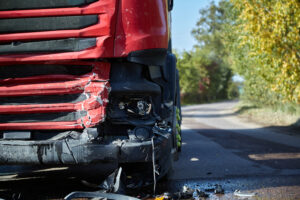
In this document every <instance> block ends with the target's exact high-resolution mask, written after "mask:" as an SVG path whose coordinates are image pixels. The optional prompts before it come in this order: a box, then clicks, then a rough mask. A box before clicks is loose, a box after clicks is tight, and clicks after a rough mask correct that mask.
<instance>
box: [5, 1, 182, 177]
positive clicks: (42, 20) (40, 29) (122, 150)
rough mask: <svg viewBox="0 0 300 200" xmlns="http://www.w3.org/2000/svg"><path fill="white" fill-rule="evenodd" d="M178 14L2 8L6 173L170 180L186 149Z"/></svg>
mask: <svg viewBox="0 0 300 200" xmlns="http://www.w3.org/2000/svg"><path fill="white" fill-rule="evenodd" d="M172 7H173V1H172V0H6V1H0V164H1V165H33V166H43V167H53V166H67V167H70V168H72V167H74V168H77V169H79V171H80V170H83V169H88V172H89V174H90V175H92V176H93V175H94V173H99V174H110V173H111V172H113V171H114V170H116V169H118V168H119V167H122V168H123V170H124V171H125V172H126V173H128V174H130V173H132V174H139V175H138V176H143V177H144V178H143V179H147V177H152V175H153V170H155V171H156V174H157V177H158V178H159V177H162V176H164V175H166V174H167V172H168V171H169V169H170V168H171V166H172V161H173V158H174V157H176V155H177V152H178V151H180V149H181V138H180V124H181V114H180V95H179V83H178V79H179V77H178V71H177V70H176V57H175V56H174V54H172V50H171V37H170V11H171V10H172ZM153 166H154V167H153ZM153 168H155V169H153ZM148 175H149V176H148Z"/></svg>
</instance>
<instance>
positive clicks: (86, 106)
mask: <svg viewBox="0 0 300 200" xmlns="http://www.w3.org/2000/svg"><path fill="white" fill-rule="evenodd" d="M57 64H61V63H57ZM63 64H65V65H66V64H68V65H92V66H93V70H92V72H90V73H88V74H84V75H81V76H73V75H43V76H34V77H26V78H15V79H4V80H0V97H12V96H13V97H22V96H35V95H63V94H79V93H82V94H84V95H86V97H87V98H86V99H85V100H83V101H81V102H77V103H56V104H32V105H0V115H3V114H4V115H5V114H15V115H16V116H17V115H19V114H30V113H59V112H77V111H86V115H85V116H81V117H80V119H78V120H76V121H65V122H61V121H59V122H32V123H0V130H41V129H48V130H50V129H56V130H58V129H83V128H88V127H93V126H95V125H97V124H99V123H100V122H103V121H104V119H105V111H106V106H107V103H108V95H109V92H110V85H109V81H108V80H109V72H110V63H106V62H81V61H78V62H70V63H63ZM2 67H3V66H2ZM5 67H9V66H5ZM24 70H26V69H24Z"/></svg>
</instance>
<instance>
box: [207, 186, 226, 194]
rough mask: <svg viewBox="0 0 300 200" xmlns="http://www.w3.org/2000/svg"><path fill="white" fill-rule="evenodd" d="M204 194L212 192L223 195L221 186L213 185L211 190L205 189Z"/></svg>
mask: <svg viewBox="0 0 300 200" xmlns="http://www.w3.org/2000/svg"><path fill="white" fill-rule="evenodd" d="M205 192H213V193H215V194H224V189H223V188H222V186H221V185H219V184H215V185H214V187H212V188H206V189H205Z"/></svg>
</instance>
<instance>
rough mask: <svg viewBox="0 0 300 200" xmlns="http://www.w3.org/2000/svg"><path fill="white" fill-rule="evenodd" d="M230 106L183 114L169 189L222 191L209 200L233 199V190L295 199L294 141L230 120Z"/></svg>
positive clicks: (298, 154)
mask: <svg viewBox="0 0 300 200" xmlns="http://www.w3.org/2000/svg"><path fill="white" fill-rule="evenodd" d="M236 104H237V102H222V103H213V104H202V105H197V106H187V107H184V108H183V127H182V128H183V132H182V134H183V141H184V142H183V147H182V149H183V150H182V153H181V155H180V159H179V161H178V162H176V163H175V166H174V171H175V173H174V175H173V177H172V180H173V181H172V182H173V184H172V185H173V187H175V188H176V189H178V188H180V187H182V185H184V184H187V185H188V186H190V187H194V188H195V187H196V188H199V189H201V190H204V189H206V188H209V187H212V186H214V185H215V184H220V185H221V186H223V188H224V189H225V195H221V196H214V195H211V196H210V197H211V198H212V199H214V198H216V199H232V198H235V197H234V196H233V192H234V191H235V190H241V191H244V192H256V193H257V196H256V197H255V198H262V199H264V198H266V199H300V137H299V135H298V136H297V134H296V135H294V134H295V130H294V131H293V132H290V133H289V132H287V131H286V130H285V132H284V133H283V132H282V130H281V129H279V128H278V129H277V128H276V127H272V128H265V127H263V126H261V125H258V124H253V123H250V122H246V121H245V120H243V119H240V118H238V117H237V116H236V115H235V113H234V111H233V108H234V107H235V106H236ZM299 133H300V130H299Z"/></svg>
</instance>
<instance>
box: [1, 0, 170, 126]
mask: <svg viewBox="0 0 300 200" xmlns="http://www.w3.org/2000/svg"><path fill="white" fill-rule="evenodd" d="M90 14H97V15H98V16H99V22H98V23H97V24H95V25H92V26H89V27H86V28H83V29H80V30H58V31H41V32H31V33H10V34H0V45H1V43H10V42H18V41H23V42H26V41H39V40H51V39H65V38H91V37H92V38H97V44H96V46H95V47H92V48H89V49H86V50H83V51H79V52H64V53H40V54H39V53H31V54H30V53H29V54H7V55H0V67H9V66H10V65H12V64H23V63H26V64H70V65H80V64H81V65H94V69H93V73H89V74H85V75H83V76H70V75H59V74H57V75H46V76H35V77H28V78H15V79H5V80H0V97H22V96H35V95H63V94H75V93H85V94H89V95H90V96H89V98H88V99H87V100H85V101H83V102H79V103H74V104H73V103H61V104H38V105H36V104H34V105H2V106H1V105H0V114H16V115H17V114H25V113H27V114H28V113H53V112H75V111H80V110H85V111H87V113H88V115H87V116H84V117H82V118H81V119H80V120H77V121H71V122H70V121H68V122H35V123H2V124H1V123H0V130H39V129H83V128H85V127H93V126H95V125H97V124H99V123H100V122H102V121H104V117H105V108H106V104H107V102H108V95H109V82H108V79H109V72H110V64H109V63H104V62H99V61H97V62H83V61H81V60H83V59H98V58H114V57H125V56H127V55H128V54H129V53H130V52H132V51H138V50H145V49H155V48H167V47H168V40H169V35H168V23H167V16H168V12H167V0H99V1H97V2H95V3H92V4H90V5H88V6H83V7H74V8H57V9H41V10H38V9H35V10H14V11H0V19H1V18H2V19H5V18H23V17H26V18H27V17H29V18H30V17H49V16H70V15H90ZM24 70H26V69H24ZM99 99H101V101H99Z"/></svg>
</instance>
